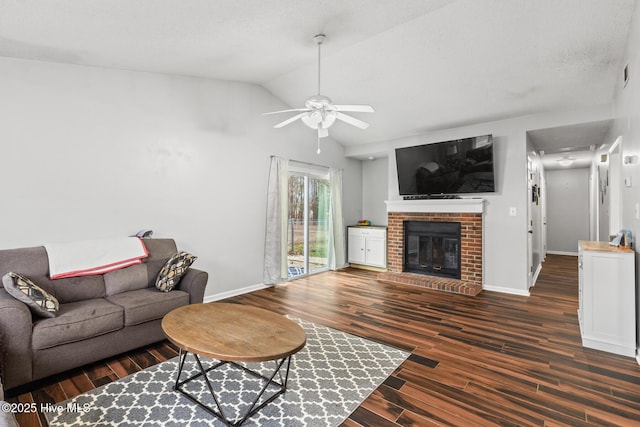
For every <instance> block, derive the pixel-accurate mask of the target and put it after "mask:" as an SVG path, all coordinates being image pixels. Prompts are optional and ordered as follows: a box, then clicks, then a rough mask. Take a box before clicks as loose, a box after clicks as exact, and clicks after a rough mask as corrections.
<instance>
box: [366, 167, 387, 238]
mask: <svg viewBox="0 0 640 427" xmlns="http://www.w3.org/2000/svg"><path fill="white" fill-rule="evenodd" d="M385 200H389V159H388V158H386V157H383V158H377V159H375V160H363V161H362V212H363V213H364V216H365V217H364V218H363V219H368V220H369V221H371V224H374V225H385V226H386V225H387V206H386V205H385V203H384V201H385Z"/></svg>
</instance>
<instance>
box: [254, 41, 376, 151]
mask: <svg viewBox="0 0 640 427" xmlns="http://www.w3.org/2000/svg"><path fill="white" fill-rule="evenodd" d="M325 38H326V36H325V35H324V34H318V35H316V36H315V37H314V38H313V40H314V41H315V42H316V44H317V45H318V94H317V95H313V96H310V97H309V98H307V100H306V101H305V103H304V108H293V109H290V110H281V111H272V112H270V113H264V114H263V115H269V114H280V113H292V112H296V113H298V114H296V115H294V116H292V117H289V118H288V119H287V120H285V121H283V122H280V123H278V124H277V125H275V126H274V128H276V129H279V128H281V127H284V126H286V125H288V124H291V123H293V122H295V121H296V120H298V119H300V120H301V121H302V122H303V123H304V124H305V125H307V126H309V127H310V128H311V129H317V130H318V154H320V138H325V137H327V136H329V127H330V126H331V125H332V124H333V123H334V122H335V121H336V120H341V121H343V122H345V123H349V124H350V125H353V126H356V127H358V128H360V129H366V128H368V127H369V123H366V122H363V121H362V120H360V119H356V118H355V117H352V116H349V115H347V114H344V113H343V112H344V111H347V112H354V113H373V112H374V109H373V107H372V106H370V105H337V104H334V103H333V101H331V99H330V98H329V97H326V96H324V95H321V94H320V59H321V46H322V43H323V42H324V39H325Z"/></svg>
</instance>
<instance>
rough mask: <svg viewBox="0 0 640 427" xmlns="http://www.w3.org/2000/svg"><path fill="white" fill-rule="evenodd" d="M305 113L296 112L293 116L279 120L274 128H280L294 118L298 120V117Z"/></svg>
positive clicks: (291, 121) (293, 120)
mask: <svg viewBox="0 0 640 427" xmlns="http://www.w3.org/2000/svg"><path fill="white" fill-rule="evenodd" d="M306 114H307V113H300V114H296V115H295V116H293V117H289V118H288V119H287V120H285V121H284V122H280V123H278V124H277V125H275V126H274V128H276V129H280V128H281V127H284V126H286V125H288V124H289V123H293V122H295V121H296V120H298V119H299V118H300V117H302V116H304V115H306Z"/></svg>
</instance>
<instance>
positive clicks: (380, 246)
mask: <svg viewBox="0 0 640 427" xmlns="http://www.w3.org/2000/svg"><path fill="white" fill-rule="evenodd" d="M347 235H348V239H349V240H348V242H347V243H348V258H349V259H348V261H349V263H350V264H352V265H354V266H355V267H357V266H365V267H377V268H387V229H386V227H375V226H369V227H348V233H347Z"/></svg>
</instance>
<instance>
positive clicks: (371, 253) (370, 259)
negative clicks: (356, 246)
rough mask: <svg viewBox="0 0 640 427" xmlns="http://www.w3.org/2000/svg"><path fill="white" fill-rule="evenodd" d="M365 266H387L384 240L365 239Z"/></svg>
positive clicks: (376, 238) (375, 238)
mask: <svg viewBox="0 0 640 427" xmlns="http://www.w3.org/2000/svg"><path fill="white" fill-rule="evenodd" d="M366 243H367V245H366V246H367V264H368V265H373V266H376V267H386V266H387V256H386V255H387V250H386V246H387V242H386V240H385V239H384V238H379V237H367V242H366Z"/></svg>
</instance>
